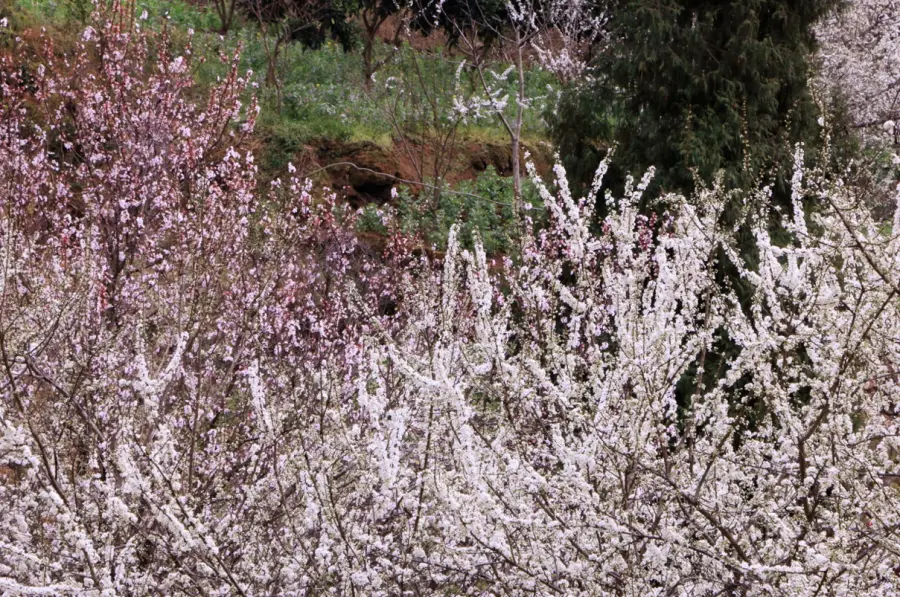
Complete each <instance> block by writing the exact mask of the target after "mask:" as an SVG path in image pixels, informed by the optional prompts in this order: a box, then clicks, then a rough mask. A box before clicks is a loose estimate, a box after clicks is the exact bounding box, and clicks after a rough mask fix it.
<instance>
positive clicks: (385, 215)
mask: <svg viewBox="0 0 900 597" xmlns="http://www.w3.org/2000/svg"><path fill="white" fill-rule="evenodd" d="M523 200H524V202H525V204H526V205H527V206H528V207H527V209H528V210H529V212H530V214H531V215H532V217H533V218H534V219H535V220H536V221H538V222H541V221H542V220H543V204H542V202H541V200H540V196H539V195H538V193H537V190H536V189H535V188H534V186H533V185H532V184H530V182H529V183H526V184H525V185H523ZM512 206H513V183H512V178H508V177H503V176H500V175H499V174H498V173H497V171H496V170H495V169H494V167H493V166H488V167H487V169H486V170H485V171H484V172H482V173H481V174H479V175H478V177H477V178H476V179H475V180H467V181H463V182H460V183H459V184H457V185H456V186H455V187H454V188H452V189H445V190H443V191H441V192H439V193H434V192H433V191H430V190H423V191H421V192H419V193H413V192H412V191H411V190H410V189H409V188H408V187H403V188H401V189H400V191H399V192H398V194H397V200H396V207H395V208H392V207H388V206H380V205H375V204H370V205H367V206H366V207H365V208H363V210H362V214H361V216H360V219H359V221H358V225H359V228H360V230H363V231H371V232H376V233H378V234H386V233H387V232H388V227H387V225H386V221H387V220H389V219H390V218H391V217H394V218H396V221H397V223H398V224H399V226H400V229H401V230H402V231H404V232H406V233H408V234H418V235H420V236H421V237H422V239H423V240H424V241H425V242H426V243H427V244H428V245H429V246H430V247H433V248H434V249H436V250H438V251H443V250H445V249H446V248H447V236H448V234H449V233H450V228H451V227H452V226H453V225H454V224H458V225H459V229H458V230H459V232H458V233H459V239H460V242H461V243H462V245H463V246H464V247H466V248H469V249H471V248H473V247H474V240H475V238H476V236H479V237H481V240H482V243H483V244H484V249H485V251H486V252H487V253H488V254H491V255H496V254H508V253H510V252H511V251H512V249H513V247H514V245H515V240H516V238H517V237H518V234H519V231H518V229H517V226H516V223H515V220H514V218H513V208H512Z"/></svg>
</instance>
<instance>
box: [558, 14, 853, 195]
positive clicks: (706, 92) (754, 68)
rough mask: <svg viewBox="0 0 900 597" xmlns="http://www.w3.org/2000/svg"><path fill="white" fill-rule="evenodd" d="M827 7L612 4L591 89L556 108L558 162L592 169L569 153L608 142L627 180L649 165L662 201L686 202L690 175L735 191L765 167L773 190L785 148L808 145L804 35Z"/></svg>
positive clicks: (812, 131)
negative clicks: (716, 179) (717, 178)
mask: <svg viewBox="0 0 900 597" xmlns="http://www.w3.org/2000/svg"><path fill="white" fill-rule="evenodd" d="M838 4H839V0H728V1H721V0H615V1H614V2H612V5H613V9H612V10H613V12H612V14H613V17H612V19H611V21H610V28H611V37H610V39H612V40H614V41H613V42H612V43H611V46H610V48H609V50H608V51H606V52H603V53H601V54H600V56H599V57H598V59H597V60H596V62H595V64H594V68H595V73H596V74H597V77H596V79H595V81H594V82H593V83H592V84H589V85H586V86H584V87H583V88H580V89H577V90H574V91H573V92H572V93H571V94H569V96H568V97H567V98H566V99H565V100H564V101H563V104H562V105H561V107H560V110H559V112H560V119H559V121H558V122H556V135H557V138H558V139H559V141H560V144H561V148H560V149H561V152H562V153H563V154H564V155H578V156H581V155H587V156H588V157H589V158H590V159H592V160H596V158H597V157H598V156H597V153H598V152H597V151H596V150H593V151H590V150H588V151H580V150H583V149H586V148H592V147H596V146H597V145H598V141H601V142H602V144H604V145H606V146H609V145H612V144H616V145H617V157H616V160H615V162H616V164H617V165H618V166H620V167H621V168H623V169H624V171H625V172H630V173H632V174H638V175H639V174H640V173H641V172H643V171H644V170H645V169H646V168H647V167H649V166H651V165H653V166H655V167H656V169H657V184H658V188H660V189H661V190H666V191H684V192H690V191H691V190H692V189H693V187H694V180H695V178H694V177H695V175H699V176H700V177H701V178H702V179H704V180H707V181H709V180H712V178H713V176H714V175H715V174H716V173H717V172H719V171H722V172H723V173H724V177H725V183H726V184H727V185H728V186H729V187H732V188H737V187H741V186H744V185H746V184H747V183H748V182H749V181H750V180H752V179H754V178H756V177H758V176H759V175H767V174H768V173H769V172H770V171H772V170H773V168H774V172H775V176H776V184H777V185H778V187H779V190H782V191H783V190H784V188H785V184H784V183H785V176H784V174H785V173H786V172H787V171H789V168H790V163H791V160H790V152H791V150H792V145H793V143H795V142H800V141H803V142H806V143H807V144H809V145H815V143H816V142H817V140H818V138H819V128H818V125H817V124H816V120H817V118H818V110H817V107H816V105H815V102H814V101H813V98H812V96H811V93H810V89H809V85H808V79H809V77H810V76H811V71H810V57H811V55H812V53H813V52H814V51H815V49H816V42H815V37H814V34H813V30H812V27H813V25H814V24H815V23H816V21H817V20H818V19H820V18H821V17H822V16H823V15H824V14H826V13H827V12H828V11H829V10H831V9H833V8H834V7H835V6H837V5H838ZM570 165H571V166H573V168H572V170H573V171H576V172H581V173H582V174H583V175H584V174H587V171H589V170H590V167H587V168H585V167H584V166H582V167H581V168H579V167H578V165H575V164H570ZM788 179H789V177H788Z"/></svg>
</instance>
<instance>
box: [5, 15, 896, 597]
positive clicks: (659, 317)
mask: <svg viewBox="0 0 900 597" xmlns="http://www.w3.org/2000/svg"><path fill="white" fill-rule="evenodd" d="M125 15H126V13H125V12H124V11H122V12H120V11H118V10H116V9H114V10H113V11H112V12H111V13H109V14H107V15H106V17H104V18H102V19H100V20H99V21H98V23H97V24H96V25H95V27H94V29H92V30H91V33H90V34H89V35H88V36H86V37H87V38H88V40H87V41H85V42H84V44H83V45H82V47H81V48H80V49H79V52H78V54H77V56H76V57H75V58H74V59H73V60H74V62H73V64H74V65H77V66H78V71H77V72H79V73H80V77H79V80H78V81H72V80H71V79H70V78H69V77H67V76H64V75H60V74H59V73H61V72H63V71H64V69H62V68H59V66H58V65H56V64H53V63H50V62H48V63H47V65H46V66H45V68H43V69H38V75H39V76H38V77H37V78H36V79H35V81H34V83H33V84H31V85H29V84H26V82H25V81H23V79H22V77H21V74H20V73H21V70H20V69H18V68H13V66H14V65H13V64H12V63H11V62H10V61H9V60H11V59H7V62H5V63H4V64H3V65H2V73H3V74H2V81H0V98H2V103H0V110H2V112H0V114H2V118H0V168H2V175H0V181H2V183H0V223H2V226H0V260H2V276H0V504H2V507H0V595H41V594H43V595H67V594H71V595H103V596H112V595H245V596H249V595H309V596H313V595H315V596H318V595H373V596H374V595H479V596H482V595H484V596H486V595H510V596H512V595H516V596H518V595H548V596H549V595H584V596H588V595H590V596H594V595H623V596H624V595H658V596H663V595H680V596H710V597H712V596H714V595H742V596H744V595H746V596H757V595H759V596H762V595H766V596H768V595H792V596H808V597H813V596H819V595H834V596H837V595H871V596H885V597H887V596H890V595H895V594H896V592H897V589H898V585H900V542H898V536H897V533H898V529H900V513H898V509H897V506H898V504H900V499H898V498H900V493H898V489H897V487H895V486H894V484H893V483H892V481H893V480H894V479H896V478H897V477H896V475H897V473H898V472H900V469H898V462H897V449H898V437H900V423H898V418H897V416H896V415H897V414H898V413H897V405H896V397H897V395H898V390H900V377H898V375H900V373H898V372H897V367H898V363H900V337H898V326H897V322H898V321H900V237H898V236H897V234H896V233H895V231H896V230H898V229H900V212H898V216H897V217H895V219H894V222H893V228H892V229H890V230H886V229H885V227H884V226H882V225H881V223H879V222H877V221H874V220H873V219H872V218H871V216H870V215H869V213H868V212H867V211H865V209H864V208H863V207H861V205H862V204H861V202H860V201H858V197H857V196H856V193H857V191H856V190H855V189H853V188H851V187H848V186H843V185H841V184H838V183H835V182H833V178H832V177H829V176H825V173H823V172H818V171H815V170H810V169H807V168H805V167H804V165H803V152H802V148H798V151H797V154H796V164H795V176H794V181H793V189H794V210H793V212H792V213H790V214H787V215H786V217H785V218H784V223H785V225H786V227H787V228H788V229H789V230H790V232H791V233H792V236H793V242H792V244H790V245H789V246H776V245H774V244H772V243H771V242H770V241H769V238H768V233H767V229H768V228H767V226H766V224H767V222H768V217H769V215H770V214H767V213H764V212H760V213H755V214H752V215H753V221H752V222H751V223H752V224H753V229H754V231H755V236H756V241H757V245H758V249H759V256H760V265H759V266H758V267H756V268H750V267H747V266H745V265H744V264H743V263H742V262H741V260H740V258H739V256H738V253H737V251H736V250H735V249H734V246H735V242H736V241H735V239H734V231H733V230H730V229H727V228H723V227H722V226H721V225H720V218H719V217H718V216H719V212H720V210H721V208H722V206H723V205H724V204H725V201H726V197H725V196H724V192H723V191H722V190H721V189H720V188H719V187H717V186H715V185H713V186H712V187H710V188H707V189H704V190H701V191H700V193H701V197H699V198H698V199H700V200H698V201H690V202H688V201H686V200H685V199H684V198H683V197H678V196H668V197H665V198H664V200H665V202H666V204H667V205H668V208H669V211H668V212H667V215H666V217H663V218H660V219H658V220H655V219H647V218H645V217H643V216H641V215H639V214H638V211H637V204H638V202H639V200H640V198H641V193H642V192H643V190H644V189H645V188H646V186H647V184H648V182H649V180H650V176H652V173H649V174H648V175H647V177H645V178H644V179H643V180H641V181H639V182H637V183H634V182H631V183H629V184H628V185H627V188H626V192H625V194H624V195H623V196H622V197H619V198H613V197H609V196H607V197H596V196H594V194H589V195H588V196H586V197H583V198H578V197H574V196H573V195H572V193H571V192H570V191H569V189H568V187H567V183H566V178H565V173H564V172H563V171H562V169H561V168H557V171H556V174H557V177H556V181H555V183H554V184H553V185H550V186H548V185H545V184H543V183H541V182H540V180H538V179H537V177H535V180H536V184H537V185H538V186H539V188H540V191H541V194H542V197H543V199H544V202H545V204H546V208H547V210H548V213H549V222H548V224H547V226H546V227H545V228H544V229H542V230H539V231H535V232H534V233H533V234H532V235H530V236H528V237H527V238H526V240H525V241H524V243H523V246H522V249H521V255H519V256H517V257H516V258H515V259H512V258H510V259H508V260H505V261H503V262H502V263H491V262H489V261H488V259H487V257H486V256H485V254H484V251H482V250H481V249H480V248H478V247H477V246H476V248H475V250H474V251H466V250H463V249H462V248H461V247H460V245H459V243H457V242H456V239H455V235H453V234H451V238H450V241H449V249H448V251H447V254H446V255H445V256H444V257H443V260H442V262H441V263H431V262H429V261H428V260H427V259H425V258H423V257H420V256H416V255H415V254H414V253H413V252H412V251H411V250H410V249H409V247H410V246H411V245H412V243H408V242H406V240H407V239H405V238H404V237H403V236H402V235H400V234H395V235H394V236H393V237H392V238H391V239H390V242H389V243H388V248H387V249H386V250H385V252H384V253H383V254H372V253H371V252H370V251H367V250H365V249H364V248H363V247H361V246H360V245H359V244H358V243H357V242H356V240H355V239H354V237H353V236H352V234H350V233H349V232H348V228H347V227H346V226H345V224H346V223H347V221H348V220H351V221H352V217H353V216H352V214H349V213H347V212H346V211H345V210H344V209H343V208H342V207H341V206H340V205H339V204H338V203H336V202H335V201H334V200H333V198H330V197H329V196H327V195H316V194H315V193H314V192H313V191H312V189H311V188H310V187H309V186H308V185H306V184H305V183H303V182H302V181H298V180H295V179H293V178H291V177H288V178H287V180H285V181H283V182H276V183H275V184H274V185H273V186H272V187H271V188H269V189H264V190H259V189H258V187H257V184H256V180H255V168H254V166H253V162H252V158H251V156H250V154H249V153H246V152H243V151H242V150H240V131H241V130H242V129H243V130H249V127H251V126H252V124H253V116H254V114H255V110H254V109H253V104H250V105H249V106H248V107H247V108H244V107H243V105H242V104H241V101H240V98H241V96H242V91H243V85H244V79H242V78H241V77H240V76H239V75H238V73H237V71H236V70H235V69H232V71H231V74H230V75H229V76H228V77H226V78H225V79H223V80H222V81H221V82H220V84H219V85H218V86H216V87H215V88H214V89H213V90H212V91H211V92H210V99H209V101H208V103H207V104H206V105H205V106H203V107H197V106H194V105H193V104H192V103H191V102H190V101H188V99H187V97H188V96H187V92H188V90H189V89H190V85H191V84H190V78H189V76H188V68H189V58H190V57H189V56H185V57H182V58H179V57H174V56H171V55H170V54H169V53H168V51H167V49H166V48H167V45H166V44H165V43H161V41H162V42H164V40H160V39H159V38H157V37H153V36H150V39H148V34H146V33H144V32H142V31H139V30H137V29H135V27H134V24H133V23H132V22H131V21H130V19H128V18H127V17H126V16H125ZM150 41H153V42H154V43H153V44H152V45H151V44H150V43H149V42H150ZM151 47H155V48H157V53H156V55H155V56H154V57H152V59H151V56H150V54H149V52H150V48H151ZM92 56H96V57H97V59H98V60H97V61H96V62H94V61H93V60H90V58H91V57H92ZM48 60H49V58H48ZM96 64H99V66H97V67H96V68H95V67H94V66H92V65H96ZM65 70H66V71H69V70H70V69H65ZM76 83H77V84H76ZM236 129H237V130H236ZM232 132H234V136H232ZM235 147H237V149H235ZM822 162H823V163H827V160H822ZM604 168H605V165H604V166H603V167H601V171H600V172H599V173H598V184H597V185H595V187H594V188H599V180H600V178H601V177H602V175H603V170H604ZM767 192H768V191H767V189H765V188H764V189H761V190H759V191H758V193H759V194H760V198H762V199H764V198H765V195H766V194H767ZM806 195H814V196H816V197H817V198H819V199H820V200H821V202H822V203H823V204H824V205H825V208H824V209H823V210H822V211H821V212H820V213H817V214H816V215H815V216H813V217H809V216H807V215H806V214H804V211H803V209H802V207H801V200H802V199H803V197H804V196H806ZM597 200H602V201H606V202H608V203H609V205H610V208H611V209H610V210H609V211H610V214H611V215H610V216H609V217H608V218H607V219H606V220H605V221H604V222H603V225H602V227H601V229H599V230H596V229H595V228H594V227H592V225H591V216H592V213H593V206H594V203H595V201H597ZM759 204H765V201H760V202H759ZM719 249H722V250H719ZM721 254H725V255H727V256H729V258H730V259H732V260H733V261H734V264H735V266H736V267H737V268H738V269H739V271H740V272H741V274H742V275H743V276H745V277H746V278H747V279H748V280H749V281H750V283H751V284H752V285H753V288H754V294H753V297H752V300H751V302H750V304H749V305H741V304H739V302H738V300H737V299H736V298H735V296H734V295H733V293H731V292H729V291H728V289H727V287H723V284H722V282H721V281H720V280H717V279H716V276H715V271H716V268H715V267H714V263H713V259H715V258H716V256H717V255H721ZM723 337H727V338H729V339H730V340H731V341H732V342H733V344H735V345H736V347H737V351H736V354H734V355H730V356H729V357H728V358H727V359H722V360H721V362H722V366H721V368H720V369H719V370H718V371H714V372H707V369H706V368H705V367H704V366H703V365H704V362H705V360H706V358H707V355H709V354H711V353H713V352H715V351H717V350H718V342H719V341H720V339H721V338H723ZM694 371H696V372H697V373H693V375H695V376H696V377H697V379H696V380H695V383H694V384H692V387H694V388H695V390H694V391H693V393H692V394H690V395H685V394H684V393H683V392H679V389H678V386H679V381H680V380H681V379H682V378H683V377H684V376H685V375H692V373H691V372H694Z"/></svg>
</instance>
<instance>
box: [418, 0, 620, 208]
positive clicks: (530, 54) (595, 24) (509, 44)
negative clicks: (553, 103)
mask: <svg viewBox="0 0 900 597" xmlns="http://www.w3.org/2000/svg"><path fill="white" fill-rule="evenodd" d="M599 7H600V5H599V3H598V2H597V1H596V0H549V1H546V2H541V1H539V0H508V1H507V2H506V3H505V4H504V5H502V7H501V8H500V9H499V10H496V11H494V12H492V13H488V12H487V10H486V8H485V6H484V5H483V3H481V2H477V1H476V0H462V1H461V2H454V3H452V4H450V3H442V4H440V5H439V6H436V7H435V8H434V9H433V10H434V11H435V17H434V18H435V20H436V21H437V20H438V19H440V20H441V21H442V22H443V26H444V27H445V28H448V29H450V31H451V37H452V38H453V39H454V40H455V43H456V44H457V45H458V46H459V47H460V48H461V49H462V51H463V52H464V53H465V54H466V55H467V56H468V57H469V58H470V59H471V65H470V66H471V70H472V71H473V72H474V73H475V78H476V80H477V82H478V84H479V85H480V87H481V90H482V92H483V93H484V97H483V102H482V106H481V109H482V110H486V111H487V112H488V113H491V114H493V116H494V117H496V118H497V120H499V121H500V124H501V125H502V127H503V129H504V130H505V131H506V133H507V135H508V136H509V139H510V151H511V168H512V177H513V188H514V191H515V198H516V207H515V210H516V213H517V214H518V213H519V212H520V208H521V203H522V166H521V163H522V133H523V130H522V129H523V123H524V117H525V112H526V111H527V110H528V109H529V108H531V106H532V105H533V102H534V99H535V98H533V97H529V95H528V93H527V90H526V70H527V68H528V67H529V66H530V65H531V64H539V65H541V66H542V67H543V68H545V69H546V70H548V71H550V72H553V73H554V74H555V75H557V76H558V77H560V79H562V80H569V81H570V80H572V79H574V78H576V77H577V76H579V75H581V73H582V72H583V71H584V69H585V67H586V65H587V56H588V51H589V49H590V48H591V47H592V46H593V44H594V43H596V41H597V40H599V39H600V38H601V36H602V32H603V25H604V23H605V19H604V17H603V14H602V11H601V10H600V8H599ZM451 10H452V13H451ZM491 46H494V47H496V48H498V51H499V52H501V54H502V60H503V62H506V63H508V64H509V65H510V66H509V68H508V69H507V70H506V71H505V72H502V73H498V72H496V71H495V70H494V65H495V64H496V61H494V60H489V51H488V49H489V48H490V47H491ZM510 76H512V78H513V80H514V85H515V90H514V92H513V97H512V98H510V97H509V93H508V91H507V90H508V87H507V86H506V85H505V83H506V81H507V80H508V78H509V77H510ZM510 101H512V102H513V104H512V105H510Z"/></svg>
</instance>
